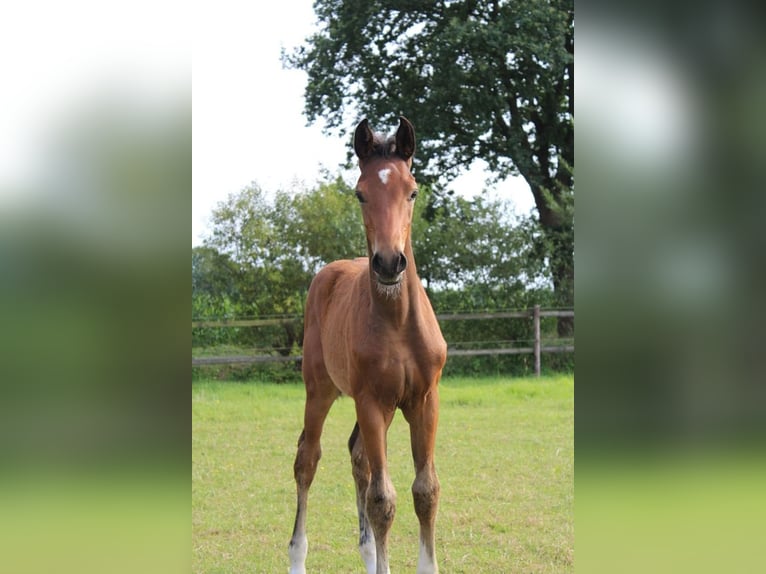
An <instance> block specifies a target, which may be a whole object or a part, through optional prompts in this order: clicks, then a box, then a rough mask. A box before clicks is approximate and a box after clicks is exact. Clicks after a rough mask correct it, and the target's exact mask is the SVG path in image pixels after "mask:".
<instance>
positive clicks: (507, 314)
mask: <svg viewBox="0 0 766 574" xmlns="http://www.w3.org/2000/svg"><path fill="white" fill-rule="evenodd" d="M542 317H574V311H573V310H541V309H540V306H539V305H535V306H534V307H533V308H532V309H528V310H526V311H499V312H496V313H437V315H436V318H437V319H438V320H439V321H470V320H479V319H480V320H487V319H529V318H532V320H533V322H534V340H533V345H532V346H531V347H529V346H528V347H506V348H500V349H454V348H450V347H449V345H448V346H447V356H448V357H465V356H472V355H519V354H528V353H532V354H534V356H535V374H536V375H537V376H538V377H539V376H540V357H541V355H542V354H543V353H573V352H574V345H573V344H572V345H543V344H542V339H541V337H540V319H541V318H542ZM299 320H300V319H299V318H296V317H270V318H266V319H232V320H227V319H221V320H216V321H192V328H198V327H221V328H223V327H265V326H273V325H283V324H287V323H294V322H297V321H299ZM302 358H303V357H302V356H300V355H288V356H284V355H250V356H248V355H243V356H229V357H192V366H200V365H226V364H250V363H283V362H288V361H300V360H301V359H302Z"/></svg>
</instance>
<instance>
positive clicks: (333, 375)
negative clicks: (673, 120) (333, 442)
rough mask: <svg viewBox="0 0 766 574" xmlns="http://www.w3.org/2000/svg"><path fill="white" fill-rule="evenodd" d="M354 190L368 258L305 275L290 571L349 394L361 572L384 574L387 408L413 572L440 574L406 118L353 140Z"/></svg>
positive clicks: (434, 351)
mask: <svg viewBox="0 0 766 574" xmlns="http://www.w3.org/2000/svg"><path fill="white" fill-rule="evenodd" d="M354 151H355V153H356V156H357V157H358V159H359V169H360V172H361V174H360V176H359V180H358V182H357V184H356V197H357V199H358V200H359V203H360V206H361V211H362V218H363V220H364V227H365V233H366V235H367V257H360V258H357V259H355V260H341V261H335V262H333V263H330V264H329V265H327V266H325V267H324V268H322V269H321V270H320V271H319V273H317V275H316V276H315V277H314V279H313V281H312V282H311V286H310V288H309V292H308V297H307V300H306V310H305V318H304V319H305V320H304V329H305V330H304V339H303V366H302V372H303V380H304V383H305V386H306V405H305V413H304V422H303V432H301V435H300V438H299V439H298V453H297V455H296V457H295V466H294V471H295V482H296V485H297V491H298V509H297V512H296V516H295V527H294V529H293V535H292V539H291V540H290V545H289V557H290V573H291V574H303V573H305V571H306V566H305V564H306V555H307V552H308V540H307V537H306V504H307V501H308V491H309V487H310V486H311V482H312V480H313V479H314V474H315V473H316V470H317V465H318V462H319V458H320V457H321V455H322V451H321V447H320V436H321V434H322V427H323V425H324V421H325V418H326V416H327V413H328V411H329V410H330V407H331V406H332V404H333V402H334V401H335V400H336V399H337V398H338V397H339V396H340V395H341V394H344V395H347V396H349V397H352V398H353V400H354V404H355V408H356V424H355V425H354V429H353V431H352V433H351V437H350V439H349V441H348V448H349V451H350V453H351V466H352V474H353V477H354V483H355V485H356V503H357V510H358V513H359V552H360V554H361V556H362V560H363V561H364V564H365V567H366V568H367V572H368V574H389V572H390V571H389V566H388V532H389V529H390V528H391V524H392V522H393V520H394V513H395V510H396V490H395V489H394V485H393V483H392V482H391V479H390V477H389V473H388V464H387V453H386V440H387V439H386V435H387V432H388V428H389V426H390V424H391V421H392V420H393V417H394V414H395V413H396V409H397V408H399V409H401V411H402V413H403V414H404V418H405V420H406V421H407V422H408V423H409V426H410V439H411V445H412V457H413V461H414V463H415V481H414V482H413V484H412V496H413V500H414V503H415V513H416V514H417V517H418V520H419V522H420V550H419V557H418V567H417V572H418V573H420V574H435V573H437V572H438V566H437V562H436V553H435V538H434V525H435V520H436V511H437V507H438V503H439V479H438V477H437V475H436V470H435V468H434V444H435V439H436V426H437V423H438V418H439V390H438V383H439V379H440V377H441V372H442V368H443V367H444V362H445V360H446V357H447V345H446V343H445V342H444V338H443V337H442V334H441V330H440V329H439V324H438V323H437V321H436V316H435V315H434V311H433V308H432V307H431V303H430V301H429V300H428V296H427V295H426V292H425V289H423V286H422V284H421V282H420V279H419V278H418V274H417V270H416V268H415V257H414V256H413V253H412V243H411V240H410V230H411V227H412V213H413V204H414V202H415V197H416V195H417V185H416V182H415V178H414V177H413V175H412V173H411V171H410V169H411V167H412V157H413V155H414V152H415V130H414V129H413V127H412V124H411V123H410V122H409V121H408V120H407V119H406V118H404V117H400V119H399V127H398V129H397V131H396V135H394V136H391V137H389V138H384V137H382V136H380V135H377V134H373V132H372V130H371V129H370V126H369V123H368V121H367V120H366V119H365V120H363V121H362V122H361V123H360V124H359V125H358V126H357V128H356V130H355V132H354Z"/></svg>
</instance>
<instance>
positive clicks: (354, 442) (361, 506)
mask: <svg viewBox="0 0 766 574" xmlns="http://www.w3.org/2000/svg"><path fill="white" fill-rule="evenodd" d="M348 450H349V453H350V454H351V473H352V475H353V476H354V485H355V487H356V508H357V511H358V513H359V554H360V555H361V557H362V561H363V562H364V566H365V568H366V569H367V574H375V535H374V534H373V533H372V528H371V527H370V522H369V520H368V519H367V512H366V510H365V505H366V497H367V488H368V487H369V485H370V464H369V462H368V461H367V455H366V454H365V452H364V441H362V439H361V437H360V436H359V423H356V425H354V430H353V431H352V432H351V437H350V438H349V439H348Z"/></svg>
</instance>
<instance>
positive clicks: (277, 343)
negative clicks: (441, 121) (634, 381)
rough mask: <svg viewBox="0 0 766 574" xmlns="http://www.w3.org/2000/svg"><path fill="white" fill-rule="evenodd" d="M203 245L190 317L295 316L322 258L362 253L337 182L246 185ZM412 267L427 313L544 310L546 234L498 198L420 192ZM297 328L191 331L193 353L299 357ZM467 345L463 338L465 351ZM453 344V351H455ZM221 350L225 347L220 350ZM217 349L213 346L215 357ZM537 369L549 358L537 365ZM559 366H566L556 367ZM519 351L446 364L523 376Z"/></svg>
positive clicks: (467, 330) (343, 187)
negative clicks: (283, 187)
mask: <svg viewBox="0 0 766 574" xmlns="http://www.w3.org/2000/svg"><path fill="white" fill-rule="evenodd" d="M212 219H213V225H212V227H211V230H210V234H209V236H208V238H207V239H206V241H205V244H204V245H203V246H202V247H197V248H194V249H193V250H192V317H193V319H194V320H204V319H235V318H238V319H242V318H248V317H256V316H257V317H263V316H290V317H295V316H298V317H302V314H303V305H304V301H305V298H306V294H307V292H308V287H309V285H310V282H311V279H312V277H313V275H314V274H315V273H316V272H317V271H318V270H319V268H320V267H321V266H323V265H325V264H326V263H329V262H330V261H334V260H337V259H344V258H352V257H356V256H360V255H365V254H366V243H365V237H364V228H363V225H362V221H361V216H360V214H359V208H358V205H357V202H356V200H355V199H354V194H353V189H352V188H351V187H350V186H348V185H347V184H346V183H345V182H344V181H343V180H341V179H340V178H336V179H334V180H329V179H328V180H326V181H324V182H320V183H318V184H317V185H316V186H315V187H314V188H313V189H304V188H298V189H295V190H291V192H285V191H280V192H277V193H275V194H267V193H266V192H264V191H263V190H262V189H261V188H260V187H258V186H257V185H256V184H253V185H251V186H248V187H246V188H245V189H243V190H242V191H241V192H239V193H236V194H232V195H231V196H230V197H229V198H228V199H227V200H226V201H225V202H222V203H221V204H220V205H219V206H218V207H217V208H216V209H215V211H214V213H213V218H212ZM412 234H413V249H414V252H415V258H416V262H417V266H418V272H419V274H420V276H421V277H422V278H423V280H424V283H425V285H426V287H427V289H428V291H429V296H430V298H431V301H432V303H433V306H434V308H435V310H436V311H437V312H466V311H485V310H502V309H524V308H529V307H531V306H533V305H542V306H551V305H554V304H555V301H556V300H555V298H554V297H553V295H552V293H551V290H550V283H549V282H548V280H547V276H548V275H549V269H548V266H549V265H550V262H551V259H550V258H549V257H548V256H547V251H546V249H545V242H546V241H547V237H548V236H547V235H546V234H545V233H544V231H543V230H542V229H541V228H540V226H539V224H538V223H537V222H536V220H534V219H533V218H530V217H518V216H516V215H514V214H513V212H512V210H511V208H510V204H509V203H508V202H505V201H501V200H497V199H491V198H489V197H487V196H483V195H482V196H479V197H477V198H475V199H474V200H472V201H468V200H465V199H463V198H460V197H455V196H452V195H445V196H438V195H436V194H434V193H433V191H432V190H431V188H430V187H429V186H421V188H420V195H419V197H418V201H417V202H416V204H415V213H414V217H413V230H412ZM442 328H443V331H444V334H445V337H446V339H447V340H448V341H449V342H450V343H456V344H458V345H459V346H458V348H476V344H475V342H477V341H478V342H483V344H481V345H480V346H481V347H482V348H487V347H489V346H491V345H489V344H487V342H488V341H494V342H495V343H494V344H496V345H500V346H509V343H508V342H509V341H519V343H518V344H519V345H521V346H530V343H529V340H530V339H531V338H532V337H533V335H532V322H531V320H530V321H523V320H513V321H507V320H492V321H450V322H445V323H444V324H443V325H442ZM302 333H303V325H302V322H301V321H300V320H299V321H294V322H287V323H282V324H276V325H267V326H258V327H227V328H217V327H197V328H194V329H192V347H193V348H194V349H195V355H196V356H205V355H208V356H210V355H216V354H217V355H242V354H270V353H279V354H281V355H297V354H300V352H301V350H300V346H301V342H302ZM467 342H474V343H473V344H470V345H469V344H467ZM461 343H463V344H462V345H460V344H461ZM227 349H228V350H227ZM216 350H217V351H216ZM547 362H548V361H547ZM563 366H564V368H565V370H570V367H569V366H567V365H566V364H564V365H563ZM532 369H533V364H532V362H531V358H530V357H529V356H526V355H506V356H502V357H486V356H482V357H471V358H458V357H456V358H453V359H450V361H449V362H448V365H447V369H446V372H448V373H453V374H472V373H473V374H475V373H488V372H491V373H515V374H528V373H530V372H532ZM194 376H195V378H199V377H211V378H235V379H249V378H256V379H262V378H264V377H266V378H268V379H270V380H280V381H288V380H296V379H298V378H299V370H298V369H297V365H296V363H292V362H291V363H287V364H280V365H269V366H266V365H250V366H225V367H220V366H215V367H198V368H196V369H195V373H194Z"/></svg>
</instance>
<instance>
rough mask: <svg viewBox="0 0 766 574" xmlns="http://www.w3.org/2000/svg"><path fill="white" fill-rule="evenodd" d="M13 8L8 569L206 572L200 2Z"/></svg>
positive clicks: (5, 259) (5, 387) (6, 63)
mask: <svg viewBox="0 0 766 574" xmlns="http://www.w3.org/2000/svg"><path fill="white" fill-rule="evenodd" d="M3 12H4V14H3V18H2V22H0V54H2V56H0V60H1V61H2V66H0V69H2V83H3V89H2V90H1V91H0V324H1V325H2V326H0V508H2V509H3V510H2V512H1V513H0V570H2V571H4V572H50V571H53V570H54V569H55V570H56V571H59V572H138V571H140V572H171V571H178V570H181V571H188V564H189V559H188V540H189V532H190V526H189V523H188V516H189V514H188V500H189V490H188V469H189V453H190V448H189V421H190V415H189V401H188V398H187V397H188V394H187V393H186V391H187V389H188V380H189V376H190V368H189V367H188V343H189V339H190V337H189V335H188V328H187V329H185V330H183V331H181V330H179V329H178V328H177V327H178V326H179V324H180V323H181V322H182V320H183V321H188V309H189V303H190V298H189V287H188V277H189V270H188V263H187V261H188V259H187V256H188V232H189V222H190V217H191V205H190V197H191V196H190V188H191V46H190V43H189V34H190V33H191V31H190V18H189V15H188V9H187V8H186V7H185V6H181V5H180V3H175V4H171V3H161V4H156V3H149V2H131V3H130V4H127V3H119V4H117V3H97V2H89V1H79V0H76V1H75V2H71V3H66V4H60V3H54V2H37V1H33V2H28V3H23V4H19V5H14V6H7V7H6V8H4V10H3Z"/></svg>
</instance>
